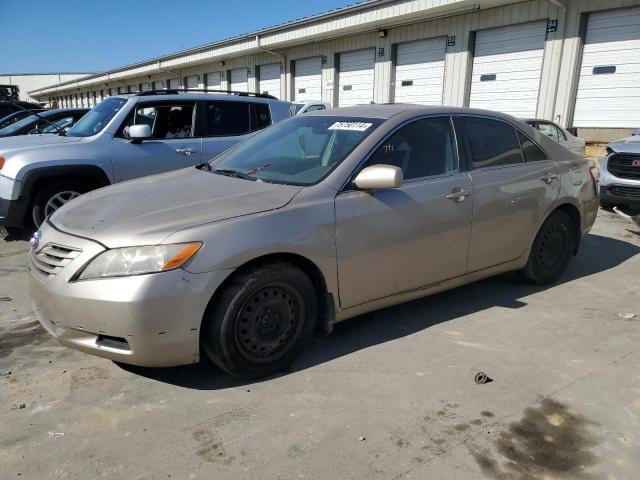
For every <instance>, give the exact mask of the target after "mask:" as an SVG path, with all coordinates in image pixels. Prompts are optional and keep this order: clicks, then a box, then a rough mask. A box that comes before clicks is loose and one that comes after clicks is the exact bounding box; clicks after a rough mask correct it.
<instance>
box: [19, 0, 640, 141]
mask: <svg viewBox="0 0 640 480" xmlns="http://www.w3.org/2000/svg"><path fill="white" fill-rule="evenodd" d="M165 88H188V89H207V90H236V91H242V92H246V91H248V92H261V93H268V94H271V95H274V96H276V97H278V98H282V99H286V100H295V101H302V100H324V101H328V102H330V103H331V104H332V105H334V106H348V105H357V104H364V103H389V102H396V103H420V104H425V105H452V106H471V107H478V108H486V109H491V110H499V111H503V112H507V113H510V114H512V115H515V116H520V117H540V118H546V119H549V120H554V121H556V122H558V123H560V124H562V125H563V126H566V127H577V128H578V129H579V130H580V134H581V135H582V136H584V137H585V138H587V139H588V140H600V141H605V140H609V139H612V138H619V137H620V136H622V135H626V134H627V133H628V131H629V130H630V129H633V128H640V0H531V1H513V0H370V1H367V2H362V3H359V4H356V5H352V6H349V7H345V8H342V9H339V10H334V11H331V12H329V13H326V14H321V15H317V16H313V17H308V18H305V19H302V20H297V21H295V22H290V23H287V24H283V25H279V26H277V27H273V28H267V29H264V30H261V31H258V32H253V33H250V34H246V35H240V36H238V37H235V38H232V39H229V40H223V41H220V42H215V43H211V44H208V45H204V46H200V47H196V48H192V49H189V50H186V51H183V52H179V53H176V54H172V55H167V56H164V57H159V58H154V59H150V60H148V61H144V62H140V63H137V64H134V65H128V66H125V67H121V68H116V69H113V70H109V71H107V72H103V73H99V74H93V75H88V76H85V77H84V78H80V79H76V80H74V81H70V82H66V83H62V84H60V85H52V86H48V87H45V88H39V89H37V90H34V91H32V92H30V95H31V96H33V97H36V98H38V99H40V100H41V101H44V102H50V103H52V102H54V101H57V102H58V104H61V105H64V106H66V105H88V106H93V105H95V104H96V103H98V102H99V101H100V100H101V99H104V98H105V97H107V96H109V95H114V94H117V93H126V92H137V91H145V90H151V89H165Z"/></svg>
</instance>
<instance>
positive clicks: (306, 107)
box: [289, 100, 332, 116]
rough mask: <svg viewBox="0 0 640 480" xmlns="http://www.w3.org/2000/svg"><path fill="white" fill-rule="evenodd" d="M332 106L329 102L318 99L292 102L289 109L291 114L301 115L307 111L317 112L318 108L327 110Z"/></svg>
mask: <svg viewBox="0 0 640 480" xmlns="http://www.w3.org/2000/svg"><path fill="white" fill-rule="evenodd" d="M330 108H332V107H331V104H330V103H329V102H321V101H320V100H317V101H316V100H313V101H310V102H293V103H292V104H291V107H289V111H290V112H291V116H293V115H301V114H303V113H307V112H317V111H318V110H328V109H330Z"/></svg>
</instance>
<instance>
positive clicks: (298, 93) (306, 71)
mask: <svg viewBox="0 0 640 480" xmlns="http://www.w3.org/2000/svg"><path fill="white" fill-rule="evenodd" d="M294 87H295V92H294V99H295V100H297V101H299V102H304V101H308V100H321V98H322V59H321V58H320V57H316V58H306V59H304V60H296V63H295V80H294Z"/></svg>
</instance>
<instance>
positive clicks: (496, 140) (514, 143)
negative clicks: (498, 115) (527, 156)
mask: <svg viewBox="0 0 640 480" xmlns="http://www.w3.org/2000/svg"><path fill="white" fill-rule="evenodd" d="M462 123H463V124H464V127H465V131H466V133H467V138H468V140H469V147H470V149H471V157H472V161H473V168H474V169H479V168H490V167H504V166H509V165H521V164H522V163H523V156H522V151H521V150H520V142H519V141H518V136H517V135H516V130H515V129H514V128H513V127H512V126H511V125H509V124H508V123H505V122H501V121H499V120H492V119H489V118H479V117H477V118H476V117H464V118H463V119H462Z"/></svg>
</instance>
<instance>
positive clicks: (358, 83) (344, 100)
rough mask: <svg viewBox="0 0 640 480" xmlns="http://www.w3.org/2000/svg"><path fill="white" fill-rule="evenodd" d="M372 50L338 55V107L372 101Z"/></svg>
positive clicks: (373, 55)
mask: <svg viewBox="0 0 640 480" xmlns="http://www.w3.org/2000/svg"><path fill="white" fill-rule="evenodd" d="M375 59H376V51H375V49H373V48H368V49H366V50H358V51H356V52H347V53H341V54H340V64H339V70H340V73H339V75H338V82H339V84H340V85H339V90H338V106H340V107H348V106H351V105H363V104H369V103H371V102H372V101H373V66H374V63H375Z"/></svg>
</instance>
